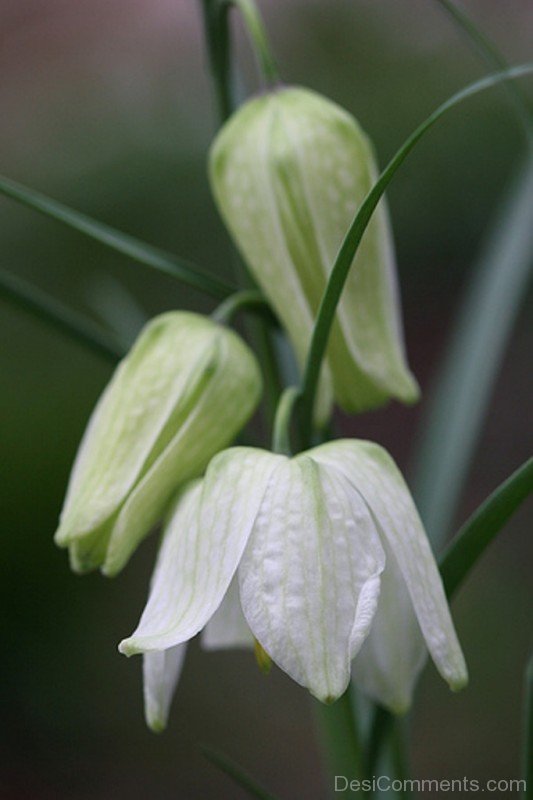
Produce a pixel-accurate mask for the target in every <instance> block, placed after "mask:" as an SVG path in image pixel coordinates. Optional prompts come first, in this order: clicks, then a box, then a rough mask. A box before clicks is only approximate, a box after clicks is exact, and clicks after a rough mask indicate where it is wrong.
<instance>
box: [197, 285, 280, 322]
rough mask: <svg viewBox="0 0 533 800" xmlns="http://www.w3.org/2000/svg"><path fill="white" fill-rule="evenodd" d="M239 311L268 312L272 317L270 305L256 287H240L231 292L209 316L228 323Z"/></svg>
mask: <svg viewBox="0 0 533 800" xmlns="http://www.w3.org/2000/svg"><path fill="white" fill-rule="evenodd" d="M240 311H254V312H256V313H261V314H268V315H269V317H270V319H272V312H271V311H270V306H269V305H268V304H267V302H266V300H265V298H264V297H263V295H262V294H261V292H260V291H259V290H258V289H242V291H240V292H235V294H231V295H230V296H229V297H227V298H226V299H225V300H223V301H222V303H221V304H220V305H219V306H218V307H217V308H216V309H215V310H214V311H213V313H212V314H211V317H212V319H213V320H215V322H220V323H221V324H223V325H229V323H230V322H231V321H232V319H233V318H234V317H235V315H236V314H238V313H239V312H240Z"/></svg>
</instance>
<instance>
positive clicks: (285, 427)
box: [272, 386, 298, 456]
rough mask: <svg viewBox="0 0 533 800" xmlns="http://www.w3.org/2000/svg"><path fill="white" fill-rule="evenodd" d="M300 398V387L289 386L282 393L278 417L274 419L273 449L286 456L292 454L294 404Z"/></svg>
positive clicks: (277, 412)
mask: <svg viewBox="0 0 533 800" xmlns="http://www.w3.org/2000/svg"><path fill="white" fill-rule="evenodd" d="M297 399H298V389H297V388H296V387H295V386H289V387H288V388H287V389H285V391H284V392H283V393H282V395H281V397H280V399H279V403H278V408H277V411H276V417H275V420H274V433H273V435H272V450H273V451H274V452H275V453H281V454H282V455H285V456H290V455H292V448H291V433H290V431H291V417H292V410H293V408H294V404H295V402H296V400H297Z"/></svg>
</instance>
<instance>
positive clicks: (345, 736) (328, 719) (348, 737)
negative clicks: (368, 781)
mask: <svg viewBox="0 0 533 800" xmlns="http://www.w3.org/2000/svg"><path fill="white" fill-rule="evenodd" d="M313 705H314V711H315V719H316V722H317V726H318V738H319V742H320V744H321V747H322V752H323V754H324V760H325V762H326V768H327V774H328V780H329V781H330V783H329V786H328V789H329V792H328V794H330V795H331V797H341V798H351V799H352V800H354V798H363V797H364V794H363V792H362V791H355V790H352V789H350V786H349V785H348V786H347V787H344V783H345V781H342V783H340V787H339V788H340V791H335V782H334V781H335V776H336V775H338V776H344V777H345V778H347V779H348V781H350V780H357V781H361V780H363V778H364V764H363V748H362V744H361V741H360V738H359V731H358V729H357V725H356V715H355V713H354V708H353V697H352V689H351V687H349V688H348V689H347V690H346V691H345V693H344V694H343V695H342V697H340V698H339V699H338V700H337V701H336V702H335V703H333V705H331V706H326V705H323V704H322V703H318V702H317V703H314V704H313Z"/></svg>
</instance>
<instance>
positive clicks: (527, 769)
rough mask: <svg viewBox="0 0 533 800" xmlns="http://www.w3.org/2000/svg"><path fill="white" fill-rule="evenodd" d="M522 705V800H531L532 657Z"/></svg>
mask: <svg viewBox="0 0 533 800" xmlns="http://www.w3.org/2000/svg"><path fill="white" fill-rule="evenodd" d="M525 692H526V696H525V703H524V780H525V782H526V788H525V790H524V792H523V793H522V796H523V798H524V800H533V656H532V657H531V659H530V660H529V664H528V665H527V667H526V685H525Z"/></svg>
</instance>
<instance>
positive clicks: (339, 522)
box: [239, 455, 384, 702]
mask: <svg viewBox="0 0 533 800" xmlns="http://www.w3.org/2000/svg"><path fill="white" fill-rule="evenodd" d="M383 567H384V554H383V549H382V547H381V545H380V542H379V537H378V535H377V533H376V531H375V526H374V523H373V521H372V519H371V517H370V514H369V513H368V510H367V508H366V505H365V503H364V502H363V501H362V499H361V497H360V496H359V495H358V493H357V492H355V491H353V489H352V488H351V486H350V484H349V483H348V481H346V480H345V479H344V478H343V476H342V475H338V474H337V475H335V474H333V475H332V474H331V471H329V470H328V469H327V468H323V467H322V466H320V465H317V464H316V463H314V462H313V461H312V460H311V459H310V458H308V457H306V456H305V455H303V456H298V457H297V458H295V459H292V460H291V461H285V462H284V463H282V464H281V465H280V466H278V468H277V469H276V472H275V473H274V474H273V476H272V479H271V482H270V485H269V487H268V489H267V491H266V494H265V497H264V499H263V502H262V504H261V509H260V512H259V514H258V517H257V519H256V522H255V525H254V530H253V533H252V536H251V537H250V541H249V543H248V546H247V548H246V550H245V553H244V555H243V559H242V562H241V566H240V568H239V581H240V587H241V601H242V607H243V611H244V615H245V617H246V619H247V621H248V624H249V625H250V628H251V629H252V631H253V633H254V635H255V637H256V638H257V639H258V641H259V642H260V643H261V645H262V647H263V648H264V649H265V651H266V652H267V653H268V654H269V656H270V657H271V658H272V659H273V661H275V662H276V664H278V666H280V667H281V669H283V670H285V672H287V673H288V674H289V675H290V676H291V677H292V678H293V679H294V680H296V681H297V682H298V683H300V684H302V685H303V686H306V687H307V688H308V689H309V690H310V691H311V693H312V694H314V695H315V696H316V697H318V698H319V699H320V700H323V701H326V702H330V701H332V700H333V699H335V698H336V697H338V696H340V695H341V694H342V693H343V691H344V690H345V688H346V686H347V684H348V681H349V676H350V661H351V659H352V658H353V656H354V655H355V653H356V652H357V650H358V649H359V648H360V646H361V644H362V642H363V641H364V638H365V636H366V634H367V632H368V628H369V626H370V624H371V621H372V617H373V614H374V612H375V609H376V605H377V599H378V595H379V574H380V572H381V571H382V569H383Z"/></svg>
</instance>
